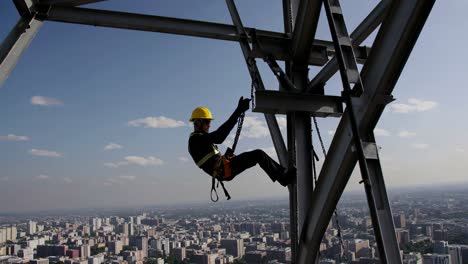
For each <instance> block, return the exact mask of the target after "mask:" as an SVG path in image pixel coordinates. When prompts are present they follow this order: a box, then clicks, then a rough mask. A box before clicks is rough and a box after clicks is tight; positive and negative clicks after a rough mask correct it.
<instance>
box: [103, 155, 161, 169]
mask: <svg viewBox="0 0 468 264" xmlns="http://www.w3.org/2000/svg"><path fill="white" fill-rule="evenodd" d="M124 159H125V160H124V161H119V162H116V163H114V162H107V163H104V166H106V167H110V168H118V167H120V166H125V165H138V166H158V165H162V164H164V161H162V160H161V159H158V158H155V157H153V156H149V157H147V158H145V157H139V156H126V157H125V158H124Z"/></svg>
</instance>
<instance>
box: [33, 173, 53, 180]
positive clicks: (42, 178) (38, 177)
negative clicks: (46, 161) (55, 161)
mask: <svg viewBox="0 0 468 264" xmlns="http://www.w3.org/2000/svg"><path fill="white" fill-rule="evenodd" d="M34 178H35V179H36V180H41V181H44V180H48V179H49V178H50V177H49V176H48V175H44V174H41V175H38V176H36V177H34Z"/></svg>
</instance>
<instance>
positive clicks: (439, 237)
mask: <svg viewBox="0 0 468 264" xmlns="http://www.w3.org/2000/svg"><path fill="white" fill-rule="evenodd" d="M433 234H434V236H433V239H434V240H435V241H448V231H447V229H436V230H434V232H433Z"/></svg>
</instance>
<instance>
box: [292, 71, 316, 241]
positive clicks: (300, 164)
mask: <svg viewBox="0 0 468 264" xmlns="http://www.w3.org/2000/svg"><path fill="white" fill-rule="evenodd" d="M293 82H294V84H295V86H296V87H297V88H298V89H299V90H301V91H303V90H304V89H305V88H306V87H307V68H305V69H304V68H303V69H302V70H297V69H293ZM294 119H295V120H294V127H295V137H296V167H297V210H298V216H297V218H298V220H297V224H298V233H299V234H301V232H302V227H303V225H304V221H305V218H306V215H307V211H308V210H309V208H310V201H311V200H312V193H313V190H314V185H313V181H312V154H311V151H310V149H311V146H312V142H311V141H312V139H311V137H312V133H311V128H312V126H311V120H310V113H304V112H296V113H295V114H294Z"/></svg>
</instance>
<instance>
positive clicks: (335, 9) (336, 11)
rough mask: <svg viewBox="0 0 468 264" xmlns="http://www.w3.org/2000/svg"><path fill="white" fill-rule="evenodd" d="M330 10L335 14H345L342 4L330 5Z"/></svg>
mask: <svg viewBox="0 0 468 264" xmlns="http://www.w3.org/2000/svg"><path fill="white" fill-rule="evenodd" d="M330 10H331V12H332V13H333V14H340V15H343V10H341V7H340V6H330Z"/></svg>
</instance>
